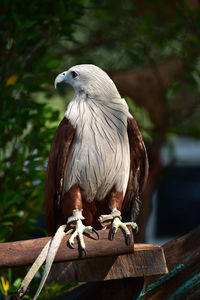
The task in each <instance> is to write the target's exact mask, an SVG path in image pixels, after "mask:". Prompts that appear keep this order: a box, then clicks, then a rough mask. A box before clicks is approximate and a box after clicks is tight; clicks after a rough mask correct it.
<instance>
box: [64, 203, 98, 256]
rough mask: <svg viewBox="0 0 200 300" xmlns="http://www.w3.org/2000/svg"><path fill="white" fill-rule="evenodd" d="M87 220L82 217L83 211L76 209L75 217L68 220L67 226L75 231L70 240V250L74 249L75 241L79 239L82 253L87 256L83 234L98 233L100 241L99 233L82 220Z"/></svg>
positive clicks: (74, 211)
mask: <svg viewBox="0 0 200 300" xmlns="http://www.w3.org/2000/svg"><path fill="white" fill-rule="evenodd" d="M84 219H85V218H84V217H83V215H82V209H81V210H79V209H74V210H73V215H72V216H71V217H69V218H68V219H67V224H68V225H69V226H70V227H71V228H73V229H74V231H73V233H72V235H71V237H70V238H69V240H68V245H69V247H70V248H74V247H73V245H74V239H75V238H76V237H78V240H79V244H80V252H81V254H82V252H84V253H85V254H86V249H85V242H84V238H83V233H96V235H97V239H99V234H98V232H97V231H96V230H95V229H94V228H93V227H92V226H85V225H83V223H82V220H84Z"/></svg>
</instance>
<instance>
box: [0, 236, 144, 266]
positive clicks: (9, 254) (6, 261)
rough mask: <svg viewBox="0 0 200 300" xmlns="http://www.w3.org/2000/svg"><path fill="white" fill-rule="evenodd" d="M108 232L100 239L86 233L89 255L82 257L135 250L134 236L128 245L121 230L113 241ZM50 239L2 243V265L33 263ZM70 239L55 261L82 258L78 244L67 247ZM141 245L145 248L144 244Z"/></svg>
mask: <svg viewBox="0 0 200 300" xmlns="http://www.w3.org/2000/svg"><path fill="white" fill-rule="evenodd" d="M108 232H109V231H108V230H101V231H99V234H100V239H99V240H94V239H93V238H90V237H88V236H86V235H85V237H84V239H85V244H86V249H87V256H83V257H82V259H85V258H92V257H98V256H107V255H116V254H124V253H131V252H133V250H134V242H133V238H132V241H131V243H130V245H129V246H127V245H126V244H125V238H124V235H123V233H122V232H121V230H119V231H118V232H117V234H116V235H115V238H114V240H113V241H109V240H108ZM49 239H50V237H45V238H38V239H33V240H25V241H17V242H10V243H2V244H0V267H16V266H25V265H30V264H32V263H33V262H34V260H35V259H36V257H37V256H38V254H39V253H40V251H41V250H42V248H43V247H44V246H45V244H46V243H47V242H48V241H49ZM68 239H69V235H68V236H66V237H65V238H64V239H63V241H62V243H61V245H60V248H59V250H58V253H57V255H56V257H55V261H71V260H76V259H79V258H80V256H79V251H78V245H77V244H76V245H75V247H76V249H70V248H69V247H67V240H68ZM141 247H142V248H143V247H144V246H141ZM145 247H149V246H145Z"/></svg>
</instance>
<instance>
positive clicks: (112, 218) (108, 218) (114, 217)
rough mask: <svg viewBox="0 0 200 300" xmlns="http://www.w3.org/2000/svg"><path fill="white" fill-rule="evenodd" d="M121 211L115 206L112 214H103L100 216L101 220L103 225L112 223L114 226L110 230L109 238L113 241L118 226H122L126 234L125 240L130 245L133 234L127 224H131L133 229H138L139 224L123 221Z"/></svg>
mask: <svg viewBox="0 0 200 300" xmlns="http://www.w3.org/2000/svg"><path fill="white" fill-rule="evenodd" d="M121 219H122V218H121V212H120V211H119V210H118V209H117V208H113V209H112V211H111V213H110V215H101V216H100V217H99V221H100V223H101V225H102V226H103V227H105V224H106V225H110V224H112V227H111V229H110V232H109V239H110V240H111V241H112V240H113V238H114V236H115V233H116V232H117V230H118V228H121V229H122V231H123V232H124V234H125V241H126V244H127V245H130V242H131V234H130V231H129V229H128V227H127V226H131V227H132V229H133V230H136V232H137V231H138V226H137V224H136V223H134V222H126V223H124V222H122V221H121Z"/></svg>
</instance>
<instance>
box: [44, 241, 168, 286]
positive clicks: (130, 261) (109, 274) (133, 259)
mask: <svg viewBox="0 0 200 300" xmlns="http://www.w3.org/2000/svg"><path fill="white" fill-rule="evenodd" d="M165 273H167V268H166V261H165V258H164V254H163V249H162V248H161V247H159V246H157V247H155V246H151V245H143V244H135V251H134V252H133V253H128V254H123V255H110V256H105V257H95V258H90V259H84V260H78V261H71V262H66V263H56V264H54V266H53V267H52V270H51V272H50V274H49V281H54V282H77V281H78V282H85V281H87V282H91V281H102V280H111V279H119V278H129V277H143V276H150V275H158V274H165Z"/></svg>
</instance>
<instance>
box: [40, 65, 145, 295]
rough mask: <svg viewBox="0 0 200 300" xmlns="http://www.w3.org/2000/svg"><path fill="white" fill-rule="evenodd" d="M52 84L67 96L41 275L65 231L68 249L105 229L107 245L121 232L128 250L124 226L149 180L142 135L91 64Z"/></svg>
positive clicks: (54, 149) (55, 149)
mask: <svg viewBox="0 0 200 300" xmlns="http://www.w3.org/2000/svg"><path fill="white" fill-rule="evenodd" d="M59 83H68V84H70V85H71V86H72V87H73V89H74V97H73V99H72V100H71V102H70V103H69V104H68V107H67V110H66V112H65V115H64V118H63V119H62V121H61V123H60V125H59V126H58V128H57V131H56V133H55V136H54V139H53V143H52V146H51V150H50V155H49V160H48V166H47V172H46V184H45V210H46V220H47V228H48V233H49V235H51V236H54V239H53V242H52V247H51V248H53V250H48V251H47V250H46V252H45V253H46V254H45V255H46V256H47V259H46V264H48V267H47V269H48V271H47V272H46V275H44V277H45V276H46V277H47V275H48V272H49V270H50V264H52V262H53V259H54V257H55V252H56V251H57V249H58V247H59V245H60V242H61V240H62V238H63V236H64V235H65V234H66V231H67V233H72V234H71V236H70V238H69V240H68V245H69V246H70V247H72V248H73V247H74V240H75V238H76V237H77V238H78V240H79V244H80V251H81V252H83V253H86V249H85V243H84V233H96V235H97V238H98V237H99V235H98V231H97V230H98V229H101V228H106V226H109V227H110V233H109V239H111V240H112V239H113V238H114V236H115V234H116V232H117V230H118V228H121V229H122V230H123V232H124V233H125V242H126V243H127V244H129V243H130V240H131V234H130V231H129V229H128V225H130V226H131V227H132V228H133V229H136V230H137V224H136V223H135V219H134V218H135V214H136V213H137V212H138V209H139V203H140V194H141V192H142V190H143V188H144V186H145V183H146V181H147V176H148V158H147V152H146V148H145V145H144V142H143V139H142V135H141V133H140V131H139V128H138V126H137V123H136V121H135V119H134V118H133V116H132V115H131V114H130V112H129V109H128V105H127V103H126V101H125V99H123V98H121V96H120V94H119V92H118V90H117V88H116V86H115V84H114V82H113V81H112V79H111V78H110V77H109V76H108V74H107V73H106V72H104V71H103V70H102V69H101V68H99V67H97V66H95V65H92V64H81V65H76V66H73V67H71V68H70V69H69V70H67V71H64V72H62V73H60V74H59V75H58V76H57V77H56V79H55V87H57V85H58V84H59ZM53 243H55V245H54V246H53ZM55 248H56V250H55ZM47 252H48V253H47ZM50 256H51V259H50V258H48V257H50ZM48 261H49V263H48ZM50 261H51V262H50ZM42 285H43V284H42ZM36 297H37V296H36ZM36 297H35V298H34V299H36Z"/></svg>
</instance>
